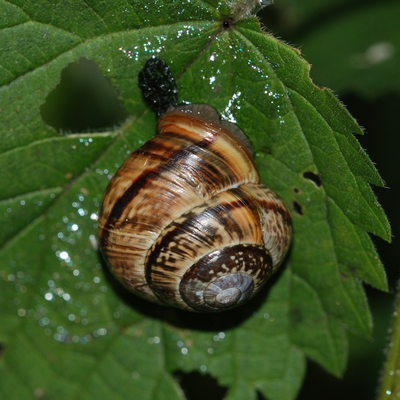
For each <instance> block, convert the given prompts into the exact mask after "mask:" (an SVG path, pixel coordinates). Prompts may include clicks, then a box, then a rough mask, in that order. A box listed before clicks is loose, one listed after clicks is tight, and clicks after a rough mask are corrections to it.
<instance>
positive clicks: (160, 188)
mask: <svg viewBox="0 0 400 400" xmlns="http://www.w3.org/2000/svg"><path fill="white" fill-rule="evenodd" d="M235 129H238V128H237V127H235V126H234V125H232V124H229V123H221V121H220V120H219V116H218V114H217V113H216V111H215V110H214V109H212V108H211V107H208V106H188V107H183V108H182V109H179V108H177V109H174V110H172V111H169V112H167V113H166V114H164V115H163V116H162V117H161V118H160V119H159V122H158V126H157V134H156V136H155V137H154V138H153V139H151V140H149V141H148V142H146V143H145V144H144V145H143V146H142V147H141V148H140V149H138V150H137V151H135V152H134V153H132V154H131V155H130V156H129V157H128V159H127V160H126V161H125V162H124V164H123V165H122V166H121V168H120V169H119V170H118V172H117V173H116V175H115V176H114V177H113V178H112V180H111V181H110V183H109V185H108V187H107V190H106V192H105V195H104V198H103V202H102V205H101V210H100V214H99V240H100V246H101V249H102V252H103V255H104V257H105V259H106V261H107V263H108V264H109V266H110V268H111V271H112V272H113V274H114V275H115V276H116V277H117V278H118V279H119V280H120V281H121V282H122V283H123V284H124V285H125V286H126V287H127V288H129V289H130V290H132V291H133V292H135V293H137V294H139V295H140V296H142V297H144V298H146V299H148V300H151V301H154V302H158V303H162V304H166V305H172V306H175V307H178V308H183V309H186V310H190V311H198V312H202V311H206V312H207V311H208V312H213V311H221V310H224V309H227V308H231V307H233V306H236V305H239V304H241V303H242V302H243V301H245V300H247V299H249V298H251V297H252V296H253V295H254V294H255V293H257V291H258V290H259V289H260V288H261V287H262V286H263V284H264V283H265V281H266V280H267V278H268V277H269V275H270V274H271V273H272V272H274V271H275V270H276V269H277V268H278V266H279V265H280V263H281V262H282V260H283V258H284V256H285V254H286V252H287V249H288V247H289V245H290V241H291V218H290V215H289V212H288V210H287V208H286V206H285V205H284V203H283V201H282V200H281V199H280V198H279V197H278V196H277V195H276V194H275V193H274V192H273V191H271V190H270V189H268V188H267V187H265V186H264V185H261V184H259V174H258V171H257V168H256V166H255V163H254V161H253V158H252V155H251V152H250V150H249V149H248V144H247V143H245V142H244V141H245V140H246V139H245V138H243V137H242V136H240V135H243V133H240V132H239V137H238V136H237V132H234V133H232V131H235Z"/></svg>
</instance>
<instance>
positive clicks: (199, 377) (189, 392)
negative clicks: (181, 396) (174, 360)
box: [174, 371, 228, 400]
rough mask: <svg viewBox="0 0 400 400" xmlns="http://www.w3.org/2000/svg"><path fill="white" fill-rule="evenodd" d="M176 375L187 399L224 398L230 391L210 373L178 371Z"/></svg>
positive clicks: (212, 399)
mask: <svg viewBox="0 0 400 400" xmlns="http://www.w3.org/2000/svg"><path fill="white" fill-rule="evenodd" d="M174 377H175V379H176V381H177V382H178V383H179V385H180V386H181V388H182V390H183V392H184V393H185V397H186V399H187V400H204V399H207V400H222V399H224V398H225V396H226V393H227V392H228V388H226V387H223V386H219V385H218V383H217V380H216V379H215V378H213V377H212V376H211V375H209V374H206V375H203V374H200V373H199V372H197V371H195V372H189V373H187V372H182V371H176V372H175V373H174Z"/></svg>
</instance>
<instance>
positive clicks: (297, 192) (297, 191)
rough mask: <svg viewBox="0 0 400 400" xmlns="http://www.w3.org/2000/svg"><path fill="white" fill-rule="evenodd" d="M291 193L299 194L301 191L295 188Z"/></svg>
mask: <svg viewBox="0 0 400 400" xmlns="http://www.w3.org/2000/svg"><path fill="white" fill-rule="evenodd" d="M293 192H294V193H296V194H300V193H301V190H300V189H299V188H297V187H295V188H293Z"/></svg>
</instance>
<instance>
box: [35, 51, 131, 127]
mask: <svg viewBox="0 0 400 400" xmlns="http://www.w3.org/2000/svg"><path fill="white" fill-rule="evenodd" d="M40 113H41V115H42V118H43V120H44V121H45V122H46V123H47V124H48V125H50V126H52V127H53V128H55V129H57V130H58V131H61V132H68V133H76V132H87V131H89V132H93V131H96V130H105V129H109V128H112V127H113V126H118V125H121V123H122V122H123V121H124V120H125V119H126V118H127V116H128V114H127V113H126V111H125V110H124V108H123V107H122V105H121V104H120V103H119V101H118V98H117V93H116V90H115V89H114V87H113V86H112V85H111V82H110V81H109V80H108V79H107V78H105V77H104V76H103V74H102V72H101V71H100V68H99V67H98V65H97V64H96V63H95V62H94V61H92V60H88V59H86V58H80V59H79V60H78V61H77V62H73V63H71V64H69V65H68V66H67V67H65V68H64V69H63V70H62V71H61V78H60V83H59V84H58V85H57V86H56V87H55V89H54V90H53V91H52V92H50V93H49V94H48V96H47V98H46V101H45V103H44V104H43V105H42V106H41V107H40Z"/></svg>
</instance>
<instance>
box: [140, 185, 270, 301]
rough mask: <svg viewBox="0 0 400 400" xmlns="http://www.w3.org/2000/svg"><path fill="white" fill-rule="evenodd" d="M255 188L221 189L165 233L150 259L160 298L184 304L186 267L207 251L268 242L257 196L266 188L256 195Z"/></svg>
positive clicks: (153, 285)
mask: <svg viewBox="0 0 400 400" xmlns="http://www.w3.org/2000/svg"><path fill="white" fill-rule="evenodd" d="M256 186H258V185H256ZM251 189H252V188H250V189H249V188H247V185H241V186H240V187H239V188H236V189H232V190H229V191H226V192H223V193H219V194H218V195H216V196H214V197H213V198H211V199H210V200H208V201H207V202H206V203H205V204H204V205H202V206H198V207H196V208H194V209H193V210H191V211H189V212H188V213H186V214H184V215H182V217H180V218H179V219H177V220H175V221H174V222H172V223H171V224H170V225H169V226H168V227H167V228H166V229H165V230H164V231H163V232H162V233H161V235H160V237H159V238H158V240H157V241H156V242H155V243H154V245H153V248H152V249H151V251H150V252H149V257H148V259H147V261H146V279H147V281H148V283H149V285H150V287H151V288H152V289H153V291H154V292H155V293H156V294H157V295H158V296H160V298H167V302H169V303H172V304H174V305H181V303H182V299H181V298H180V295H179V283H180V281H181V279H182V277H183V275H184V274H185V273H186V270H187V269H188V268H190V266H191V265H193V264H196V263H197V262H198V261H199V260H200V259H201V258H202V257H204V256H205V255H206V254H208V253H212V252H214V251H219V250H222V249H223V248H224V247H226V246H234V245H239V244H251V245H256V246H264V243H263V237H264V232H263V231H264V229H268V227H265V226H263V225H262V218H261V215H262V212H263V211H262V209H260V207H259V203H258V199H257V196H259V195H260V194H262V193H264V192H263V190H261V191H260V190H257V191H256V195H257V196H256V197H254V195H253V193H252V191H251ZM267 199H268V198H267ZM269 239H270V240H272V239H271V238H269ZM266 249H268V248H266ZM265 251H266V252H268V250H265ZM166 270H168V272H166ZM257 288H258V286H257Z"/></svg>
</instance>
